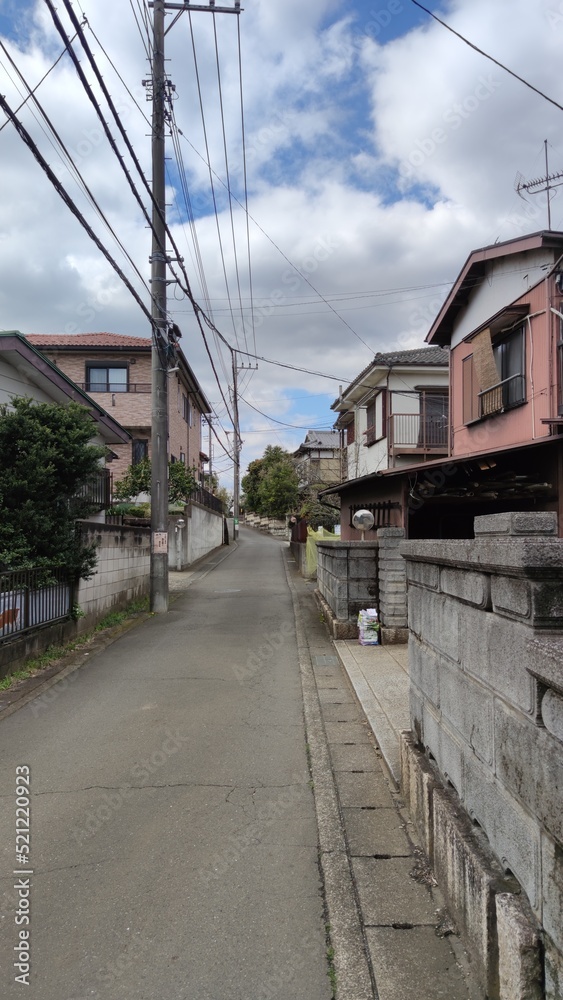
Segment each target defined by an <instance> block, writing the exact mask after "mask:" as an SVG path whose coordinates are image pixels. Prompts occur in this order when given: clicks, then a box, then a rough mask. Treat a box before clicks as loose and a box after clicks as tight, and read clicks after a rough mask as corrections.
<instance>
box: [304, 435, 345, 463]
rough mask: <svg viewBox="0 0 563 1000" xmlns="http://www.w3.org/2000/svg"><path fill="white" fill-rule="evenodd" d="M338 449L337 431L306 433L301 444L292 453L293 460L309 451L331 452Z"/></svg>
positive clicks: (338, 438)
mask: <svg viewBox="0 0 563 1000" xmlns="http://www.w3.org/2000/svg"><path fill="white" fill-rule="evenodd" d="M339 447H340V434H339V433H338V431H307V434H306V436H305V440H304V442H303V444H300V445H299V448H298V449H297V451H294V452H293V456H294V458H296V457H297V456H298V455H306V454H307V452H309V451H332V450H333V449H334V448H339Z"/></svg>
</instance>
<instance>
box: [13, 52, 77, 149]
mask: <svg viewBox="0 0 563 1000" xmlns="http://www.w3.org/2000/svg"><path fill="white" fill-rule="evenodd" d="M75 38H76V35H73V37H72V38H71V39H70V40H69V43H68V45H72V43H73V41H74V39H75ZM68 45H65V47H64V49H63V50H62V52H61V54H60V56H58V58H57V59H55V61H54V63H53V65H52V66H50V67H49V69H48V70H47V72H46V73H45V74H44V75H43V76H42V77H41V79H40V81H39V83H37V84H36V85H35V87H34V88H33V90H31V89H30V88H28V90H29V93H28V95H27V97H26V98H25V100H24V101H22V102H21V104H20V105H18V107H17V108H16V109H15V111H14V114H15V115H17V114H18V113H19V112H20V111H21V109H22V108H23V107H24V105H25V104H27V102H28V101H29V99H30V97H33V95H34V94H35V91H36V90H38V89H39V87H40V86H41V84H42V83H43V81H44V80H46V79H47V77H48V76H49V73H51V72H52V71H53V70H54V68H55V66H58V64H59V63H60V61H61V59H62V58H63V56H64V55H65V54H66V52H67V51H68ZM2 48H3V49H4V52H6V55H8V58H9V59H10V61H12V57H11V56H10V55H9V54H8V52H7V50H6V48H5V47H4V45H3V44H2ZM7 124H8V122H7V121H6V122H4V124H3V125H0V132H1V131H2V129H3V128H6V125H7Z"/></svg>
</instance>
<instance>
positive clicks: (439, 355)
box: [331, 347, 450, 410]
mask: <svg viewBox="0 0 563 1000" xmlns="http://www.w3.org/2000/svg"><path fill="white" fill-rule="evenodd" d="M449 357H450V355H449V351H447V350H446V349H445V348H442V347H416V348H414V349H412V350H409V351H387V352H385V353H384V352H381V351H380V352H379V353H378V354H376V355H375V356H374V358H373V361H371V362H370V363H369V365H367V366H366V367H365V368H364V370H363V371H361V372H360V374H359V375H358V376H357V377H356V378H355V379H354V381H353V382H350V385H349V386H348V387H347V388H346V389H345V390H344V391H343V393H342V396H340V397H339V398H338V399H335V400H334V403H333V404H332V406H331V410H338V409H341V407H342V400H343V399H347V400H348V403H355V402H357V401H358V399H360V398H361V397H362V395H364V393H365V391H366V390H367V389H370V388H373V387H375V386H376V385H377V383H378V382H379V381H380V379H381V373H382V372H387V371H390V370H391V369H393V368H447V367H448V366H449Z"/></svg>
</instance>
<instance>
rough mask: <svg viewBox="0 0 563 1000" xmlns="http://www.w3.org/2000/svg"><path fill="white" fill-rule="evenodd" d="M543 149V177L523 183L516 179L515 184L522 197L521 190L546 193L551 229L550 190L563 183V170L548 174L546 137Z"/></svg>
mask: <svg viewBox="0 0 563 1000" xmlns="http://www.w3.org/2000/svg"><path fill="white" fill-rule="evenodd" d="M543 144H544V149H545V177H536V179H535V180H533V181H527V182H526V183H525V184H524V183H522V181H518V183H517V185H516V192H517V194H519V195H520V197H523V195H522V194H521V192H522V191H527V192H528V194H541V193H542V192H543V191H545V192H546V194H547V228H548V229H549V230H551V192H552V190H553V188H556V187H560V186H561V184H563V171H560V172H559V173H557V174H550V172H549V159H548V153H547V139H544V143H543Z"/></svg>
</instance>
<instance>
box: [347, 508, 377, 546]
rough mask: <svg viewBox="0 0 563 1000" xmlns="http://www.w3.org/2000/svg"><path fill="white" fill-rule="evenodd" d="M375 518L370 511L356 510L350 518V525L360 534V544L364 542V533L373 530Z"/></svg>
mask: <svg viewBox="0 0 563 1000" xmlns="http://www.w3.org/2000/svg"><path fill="white" fill-rule="evenodd" d="M374 522H375V518H374V516H373V514H372V513H371V511H370V510H357V511H356V513H355V514H354V515H353V517H352V524H353V525H354V527H355V528H357V529H358V531H361V533H362V542H363V541H365V537H364V535H365V532H366V531H369V529H370V528H373V525H374Z"/></svg>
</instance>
